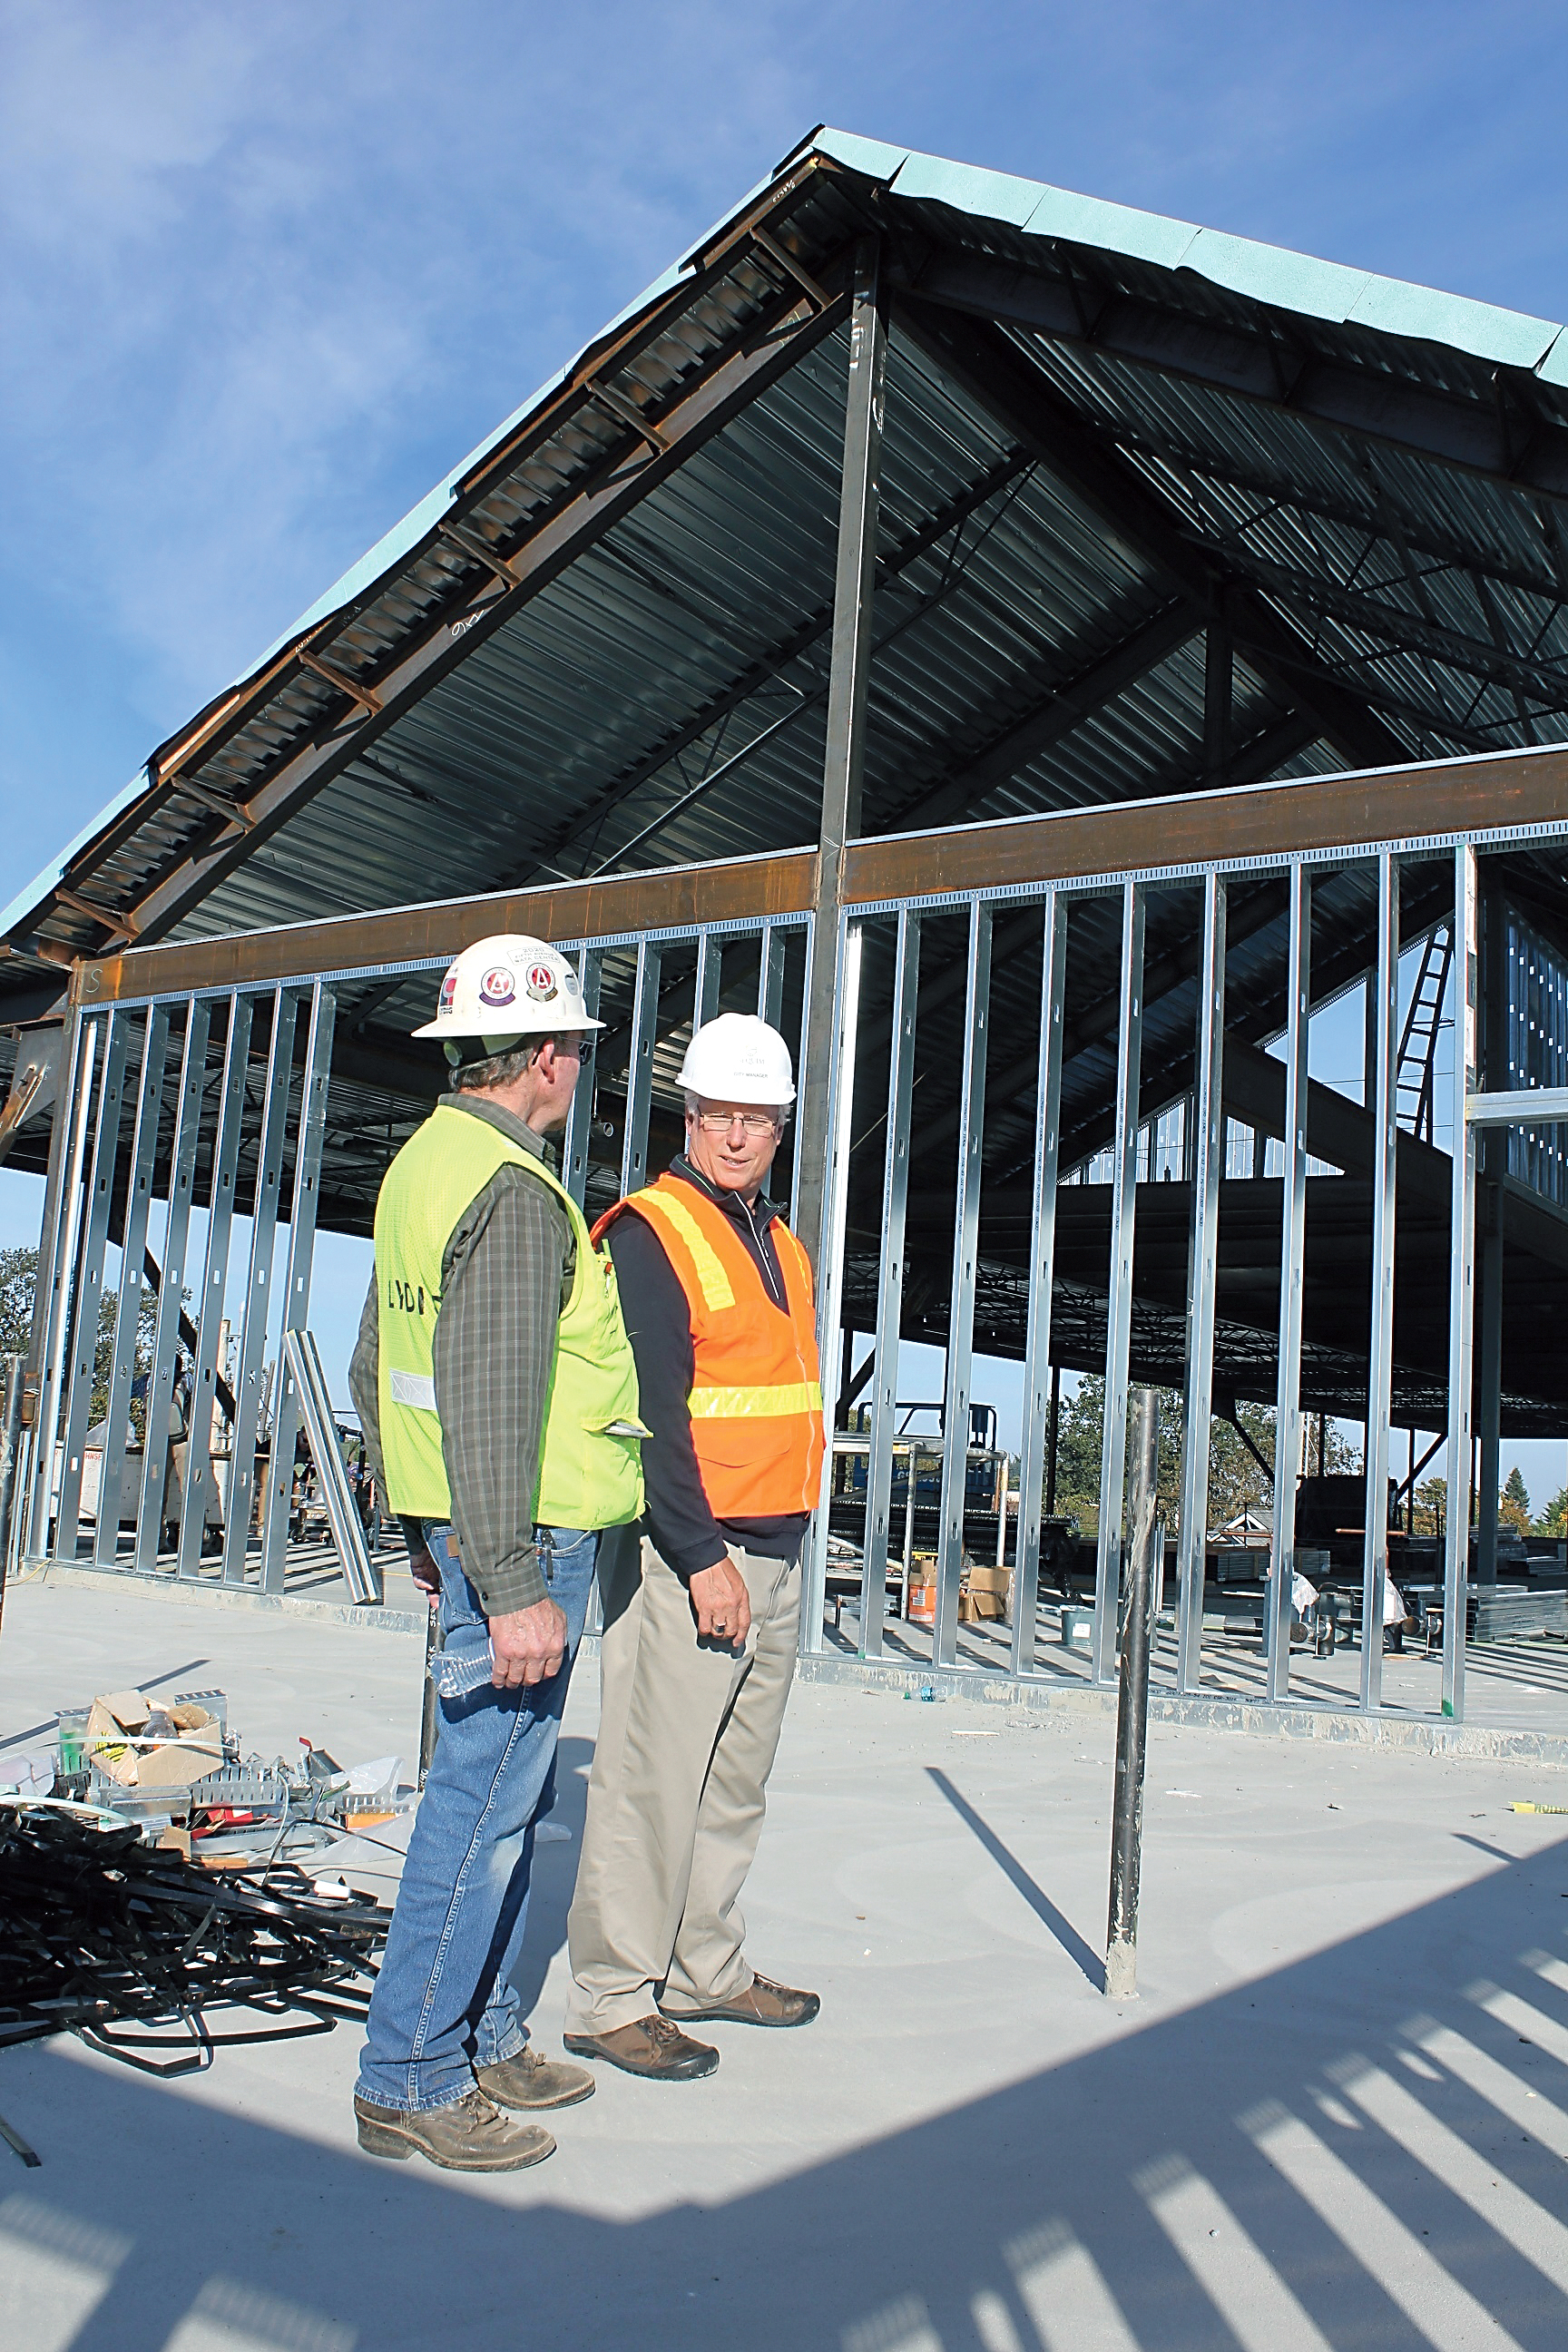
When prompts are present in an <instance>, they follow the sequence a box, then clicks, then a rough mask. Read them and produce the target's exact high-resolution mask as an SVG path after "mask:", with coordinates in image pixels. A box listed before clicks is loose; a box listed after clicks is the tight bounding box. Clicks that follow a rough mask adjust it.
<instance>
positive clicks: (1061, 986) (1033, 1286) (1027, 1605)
mask: <svg viewBox="0 0 1568 2352" xmlns="http://www.w3.org/2000/svg"><path fill="white" fill-rule="evenodd" d="M1045 912H1046V922H1045V930H1044V933H1043V936H1042V938H1041V941H1040V1058H1039V1065H1038V1070H1037V1076H1036V1080H1035V1171H1034V1186H1033V1190H1032V1192H1031V1193H1030V1199H1029V1306H1028V1317H1027V1322H1026V1329H1025V1335H1024V1413H1023V1428H1022V1431H1021V1433H1020V1436H1019V1447H1020V1452H1019V1472H1018V1481H1019V1483H1018V1541H1017V1547H1016V1557H1015V1559H1014V1563H1013V1660H1012V1665H1013V1672H1014V1674H1015V1675H1022V1674H1028V1673H1030V1672H1032V1670H1033V1668H1034V1664H1035V1631H1036V1624H1037V1616H1038V1608H1039V1591H1040V1518H1041V1514H1042V1512H1043V1509H1044V1507H1045V1480H1046V1443H1047V1423H1048V1419H1049V1414H1050V1379H1051V1370H1050V1354H1051V1284H1052V1281H1053V1279H1054V1276H1055V1272H1056V1254H1057V1160H1058V1148H1059V1139H1060V1132H1061V1108H1062V1009H1063V995H1064V990H1065V984H1066V978H1067V947H1068V909H1067V901H1066V899H1065V898H1062V897H1061V896H1060V894H1059V893H1058V891H1055V890H1047V893H1046V904H1045Z"/></svg>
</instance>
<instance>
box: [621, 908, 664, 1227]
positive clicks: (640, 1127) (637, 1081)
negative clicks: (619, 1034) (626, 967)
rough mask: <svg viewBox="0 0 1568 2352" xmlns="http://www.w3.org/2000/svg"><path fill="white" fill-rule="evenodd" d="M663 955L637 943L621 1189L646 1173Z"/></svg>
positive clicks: (634, 1186)
mask: <svg viewBox="0 0 1568 2352" xmlns="http://www.w3.org/2000/svg"><path fill="white" fill-rule="evenodd" d="M662 961H663V958H662V956H661V954H660V951H659V950H658V948H657V947H654V946H652V945H650V943H649V942H648V941H647V940H642V941H640V942H639V944H638V947H637V995H636V1000H635V1003H636V1011H635V1013H634V1016H633V1021H632V1039H631V1049H630V1059H629V1061H628V1063H627V1066H626V1134H625V1136H624V1138H623V1139H622V1145H621V1192H622V1195H623V1197H624V1196H625V1195H626V1194H627V1193H629V1192H638V1191H639V1190H640V1189H641V1187H642V1185H643V1183H644V1182H645V1181H646V1180H647V1122H648V1112H649V1110H650V1109H651V1108H652V1106H653V1049H654V1046H655V1045H656V1044H657V1043H658V975H659V967H660V964H661V963H662Z"/></svg>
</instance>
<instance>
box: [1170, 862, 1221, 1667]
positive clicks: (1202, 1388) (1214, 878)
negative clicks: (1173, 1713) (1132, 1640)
mask: <svg viewBox="0 0 1568 2352" xmlns="http://www.w3.org/2000/svg"><path fill="white" fill-rule="evenodd" d="M1225 951H1226V885H1225V882H1224V880H1223V879H1222V878H1221V877H1220V876H1219V875H1217V874H1210V875H1208V876H1206V877H1205V881H1204V939H1203V961H1202V963H1201V965H1200V967H1199V971H1198V1018H1197V1031H1198V1034H1197V1066H1196V1083H1195V1087H1194V1096H1193V1117H1192V1121H1191V1126H1190V1129H1189V1132H1190V1134H1191V1136H1192V1145H1193V1149H1192V1159H1191V1162H1190V1165H1189V1168H1188V1171H1187V1172H1188V1174H1189V1176H1190V1179H1191V1181H1192V1188H1193V1193H1192V1210H1191V1223H1190V1224H1189V1227H1188V1239H1187V1362H1186V1387H1187V1396H1186V1418H1185V1426H1184V1431H1183V1436H1182V1518H1181V1528H1180V1532H1179V1542H1178V1549H1177V1555H1176V1580H1177V1581H1176V1688H1177V1689H1178V1690H1180V1691H1195V1690H1196V1689H1197V1688H1198V1686H1199V1685H1200V1683H1201V1682H1202V1679H1203V1633H1204V1575H1205V1567H1206V1562H1207V1553H1208V1516H1209V1424H1210V1421H1211V1419H1212V1417H1213V1412H1214V1334H1215V1288H1216V1286H1217V1282H1218V1277H1219V1187H1220V1178H1221V1175H1222V1173H1223V1171H1224V1168H1225Z"/></svg>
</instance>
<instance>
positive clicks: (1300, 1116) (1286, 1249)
mask: <svg viewBox="0 0 1568 2352" xmlns="http://www.w3.org/2000/svg"><path fill="white" fill-rule="evenodd" d="M1286 955H1287V962H1286V988H1287V992H1288V993H1287V1003H1288V1006H1289V1013H1288V1019H1287V1026H1286V1032H1285V1041H1286V1042H1285V1168H1284V1187H1283V1195H1282V1202H1281V1210H1280V1232H1279V1376H1278V1384H1277V1388H1276V1391H1275V1409H1274V1556H1273V1560H1272V1563H1271V1567H1270V1574H1269V1580H1268V1618H1267V1626H1266V1638H1267V1642H1268V1696H1269V1697H1270V1698H1271V1699H1283V1698H1289V1695H1290V1588H1291V1582H1292V1580H1293V1578H1294V1576H1295V1572H1296V1474H1297V1471H1298V1470H1299V1468H1300V1458H1301V1307H1302V1290H1303V1286H1304V1280H1305V1265H1306V1243H1307V1157H1308V1153H1307V1047H1308V1042H1309V1034H1310V1033H1309V1017H1310V1012H1311V978H1312V881H1311V876H1310V873H1309V872H1308V870H1307V868H1306V867H1305V866H1292V867H1291V868H1290V939H1289V948H1288V950H1287V951H1286Z"/></svg>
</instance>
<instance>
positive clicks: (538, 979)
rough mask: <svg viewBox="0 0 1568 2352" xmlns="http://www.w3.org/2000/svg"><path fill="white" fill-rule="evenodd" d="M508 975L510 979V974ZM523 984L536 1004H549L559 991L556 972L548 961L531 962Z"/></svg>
mask: <svg viewBox="0 0 1568 2352" xmlns="http://www.w3.org/2000/svg"><path fill="white" fill-rule="evenodd" d="M507 977H508V978H509V980H510V973H509V974H508V975H507ZM522 984H523V986H524V987H525V988H526V989H527V991H528V992H529V994H530V996H531V997H532V999H533V1001H534V1003H536V1004H548V1003H549V1002H550V1000H551V998H552V996H555V995H557V994H558V993H559V991H558V989H557V987H556V982H555V974H554V972H553V971H552V969H551V967H550V965H549V964H547V963H531V964H530V965H529V967H528V971H527V972H526V974H525V975H524V978H523V983H522Z"/></svg>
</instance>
